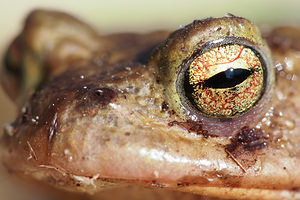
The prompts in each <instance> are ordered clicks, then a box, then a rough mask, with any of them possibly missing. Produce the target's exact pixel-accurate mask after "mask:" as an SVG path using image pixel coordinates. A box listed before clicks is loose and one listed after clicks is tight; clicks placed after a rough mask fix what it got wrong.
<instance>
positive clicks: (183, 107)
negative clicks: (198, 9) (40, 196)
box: [2, 10, 300, 199]
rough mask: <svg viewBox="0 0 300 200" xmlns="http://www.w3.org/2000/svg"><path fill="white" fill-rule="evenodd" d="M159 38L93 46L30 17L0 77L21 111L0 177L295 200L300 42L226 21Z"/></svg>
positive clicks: (131, 37)
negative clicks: (5, 170)
mask: <svg viewBox="0 0 300 200" xmlns="http://www.w3.org/2000/svg"><path fill="white" fill-rule="evenodd" d="M168 35H169V32H168V31H166V32H164V31H160V32H153V33H149V34H113V35H107V36H102V35H99V34H98V33H97V32H96V31H95V30H94V29H92V28H91V27H90V26H88V25H86V24H84V23H83V22H81V21H79V20H77V19H75V18H73V17H72V16H69V15H67V14H64V13H60V12H55V11H41V10H39V11H34V12H32V13H31V14H30V15H29V17H28V18H27V20H26V23H25V26H24V29H23V31H22V32H21V34H20V35H19V36H18V37H17V38H16V39H15V40H14V41H13V42H12V44H11V45H10V47H9V49H8V51H7V55H6V59H5V68H4V69H3V70H4V72H5V75H4V76H3V77H2V82H3V86H4V88H5V89H6V91H7V93H8V94H9V96H10V97H11V98H12V99H13V100H14V101H15V102H16V104H17V105H18V106H19V108H20V114H19V116H18V118H17V119H16V121H15V122H13V123H12V124H11V126H8V127H6V134H5V136H4V137H3V139H2V146H3V147H4V150H3V152H4V153H3V161H4V164H5V166H6V167H7V168H8V169H9V170H10V171H12V172H14V173H16V174H19V175H22V176H23V175H26V176H27V177H31V178H33V179H37V180H40V181H43V182H47V183H49V184H51V185H53V186H55V187H58V188H62V189H65V190H69V191H81V192H87V193H95V192H97V191H100V190H102V189H104V188H110V187H113V186H118V185H124V184H137V185H142V186H147V187H160V188H167V189H170V190H177V191H186V192H191V193H198V194H204V195H207V196H213V197H221V198H243V199H295V198H300V193H299V192H298V191H299V187H300V178H299V177H300V176H299V175H300V169H299V167H298V166H299V165H300V156H299V155H300V147H299V144H300V135H299V133H300V130H299V129H300V126H299V123H300V117H299V115H300V112H299V111H300V105H299V103H297V102H299V95H298V92H299V89H298V85H299V79H298V75H299V73H300V71H299V69H298V67H297V66H298V65H299V64H300V63H299V62H300V60H299V59H300V57H299V55H300V54H299V51H300V29H298V28H296V27H279V28H276V29H274V30H272V31H270V32H268V33H265V34H264V35H263V38H264V39H262V37H261V34H260V31H259V29H258V28H257V26H256V25H254V24H253V23H251V22H250V21H248V20H246V19H244V18H241V17H236V16H233V15H226V16H225V17H223V18H208V19H204V20H195V21H194V22H193V23H191V24H189V25H187V26H185V27H182V28H180V29H179V30H177V31H175V32H173V33H171V34H170V35H169V36H168ZM269 48H270V49H271V51H270V50H269ZM211 62H212V63H211ZM253 63H254V64H253ZM208 68H209V70H207V69H208ZM224 85H225V86H224ZM35 89H36V90H35ZM28 94H29V95H28ZM224 94H226V95H225V96H222V95H224ZM219 96H221V98H218V97H219ZM241 99H243V101H242V100H241ZM24 102H26V103H25V104H24ZM220 102H221V103H220ZM219 104H220V105H219ZM207 105H209V106H207Z"/></svg>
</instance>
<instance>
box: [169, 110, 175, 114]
mask: <svg viewBox="0 0 300 200" xmlns="http://www.w3.org/2000/svg"><path fill="white" fill-rule="evenodd" d="M168 113H169V115H175V113H176V112H175V111H174V110H169V112H168Z"/></svg>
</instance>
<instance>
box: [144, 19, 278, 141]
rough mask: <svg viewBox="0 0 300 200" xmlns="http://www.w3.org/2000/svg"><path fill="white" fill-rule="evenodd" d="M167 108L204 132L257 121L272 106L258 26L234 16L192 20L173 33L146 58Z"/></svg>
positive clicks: (226, 132) (267, 56)
mask: <svg viewBox="0 0 300 200" xmlns="http://www.w3.org/2000/svg"><path fill="white" fill-rule="evenodd" d="M149 66H152V67H153V69H155V70H156V71H154V74H155V76H156V77H157V83H158V84H159V85H160V86H161V88H162V90H163V94H164V98H165V101H166V102H168V104H169V108H170V109H172V110H174V112H175V113H177V116H178V117H179V118H180V120H181V121H182V122H187V121H188V120H192V121H196V122H197V123H200V124H201V128H202V129H203V130H206V131H207V132H208V134H211V135H217V136H230V135H233V134H235V133H237V131H239V130H240V129H241V128H243V127H244V126H256V125H257V123H258V122H259V121H260V120H261V119H262V118H263V117H264V115H265V113H266V112H267V111H268V110H269V108H270V105H271V104H270V102H271V99H272V96H273V91H274V81H275V73H274V67H273V61H272V56H271V52H270V50H269V48H268V46H267V45H266V43H265V41H264V39H263V38H262V37H261V33H260V31H259V29H258V27H257V26H256V25H255V24H253V23H252V22H250V21H249V20H247V19H244V18H241V17H235V16H232V15H230V16H225V17H222V18H209V19H205V20H196V21H194V22H193V23H191V24H189V25H187V26H185V27H184V28H181V29H179V30H177V31H175V32H174V33H172V34H171V35H170V36H169V38H168V39H167V40H166V41H165V43H162V44H161V45H160V46H159V47H158V48H157V49H156V50H155V51H154V52H153V55H152V57H151V60H150V62H149Z"/></svg>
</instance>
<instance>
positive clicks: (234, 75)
mask: <svg viewBox="0 0 300 200" xmlns="http://www.w3.org/2000/svg"><path fill="white" fill-rule="evenodd" d="M250 75H251V71H250V70H247V69H233V68H230V69H227V70H226V71H223V72H220V73H218V74H216V75H214V76H212V77H210V78H209V79H207V80H205V81H204V83H203V87H208V88H215V89H218V88H232V87H234V86H236V85H238V84H240V83H242V82H243V81H244V80H246V79H247V78H248V76H250Z"/></svg>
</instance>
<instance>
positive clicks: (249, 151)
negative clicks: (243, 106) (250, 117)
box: [225, 127, 267, 172]
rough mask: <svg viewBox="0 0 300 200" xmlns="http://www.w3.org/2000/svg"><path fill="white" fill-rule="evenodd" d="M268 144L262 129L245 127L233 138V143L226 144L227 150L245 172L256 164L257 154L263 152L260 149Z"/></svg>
mask: <svg viewBox="0 0 300 200" xmlns="http://www.w3.org/2000/svg"><path fill="white" fill-rule="evenodd" d="M266 146H267V138H266V137H265V136H264V135H263V131H262V130H260V129H255V128H252V129H250V128H249V127H244V128H242V129H241V131H240V132H239V133H238V134H236V135H235V136H234V137H232V138H231V143H230V144H228V145H226V146H225V151H226V153H227V154H228V155H229V156H230V157H231V158H232V159H233V160H234V161H235V162H236V163H237V165H239V166H240V167H241V168H242V170H243V171H244V172H245V171H246V169H248V168H249V167H251V166H253V165H254V164H255V162H256V159H257V155H258V154H261V153H262V152H261V151H260V150H262V149H264V148H266Z"/></svg>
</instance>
